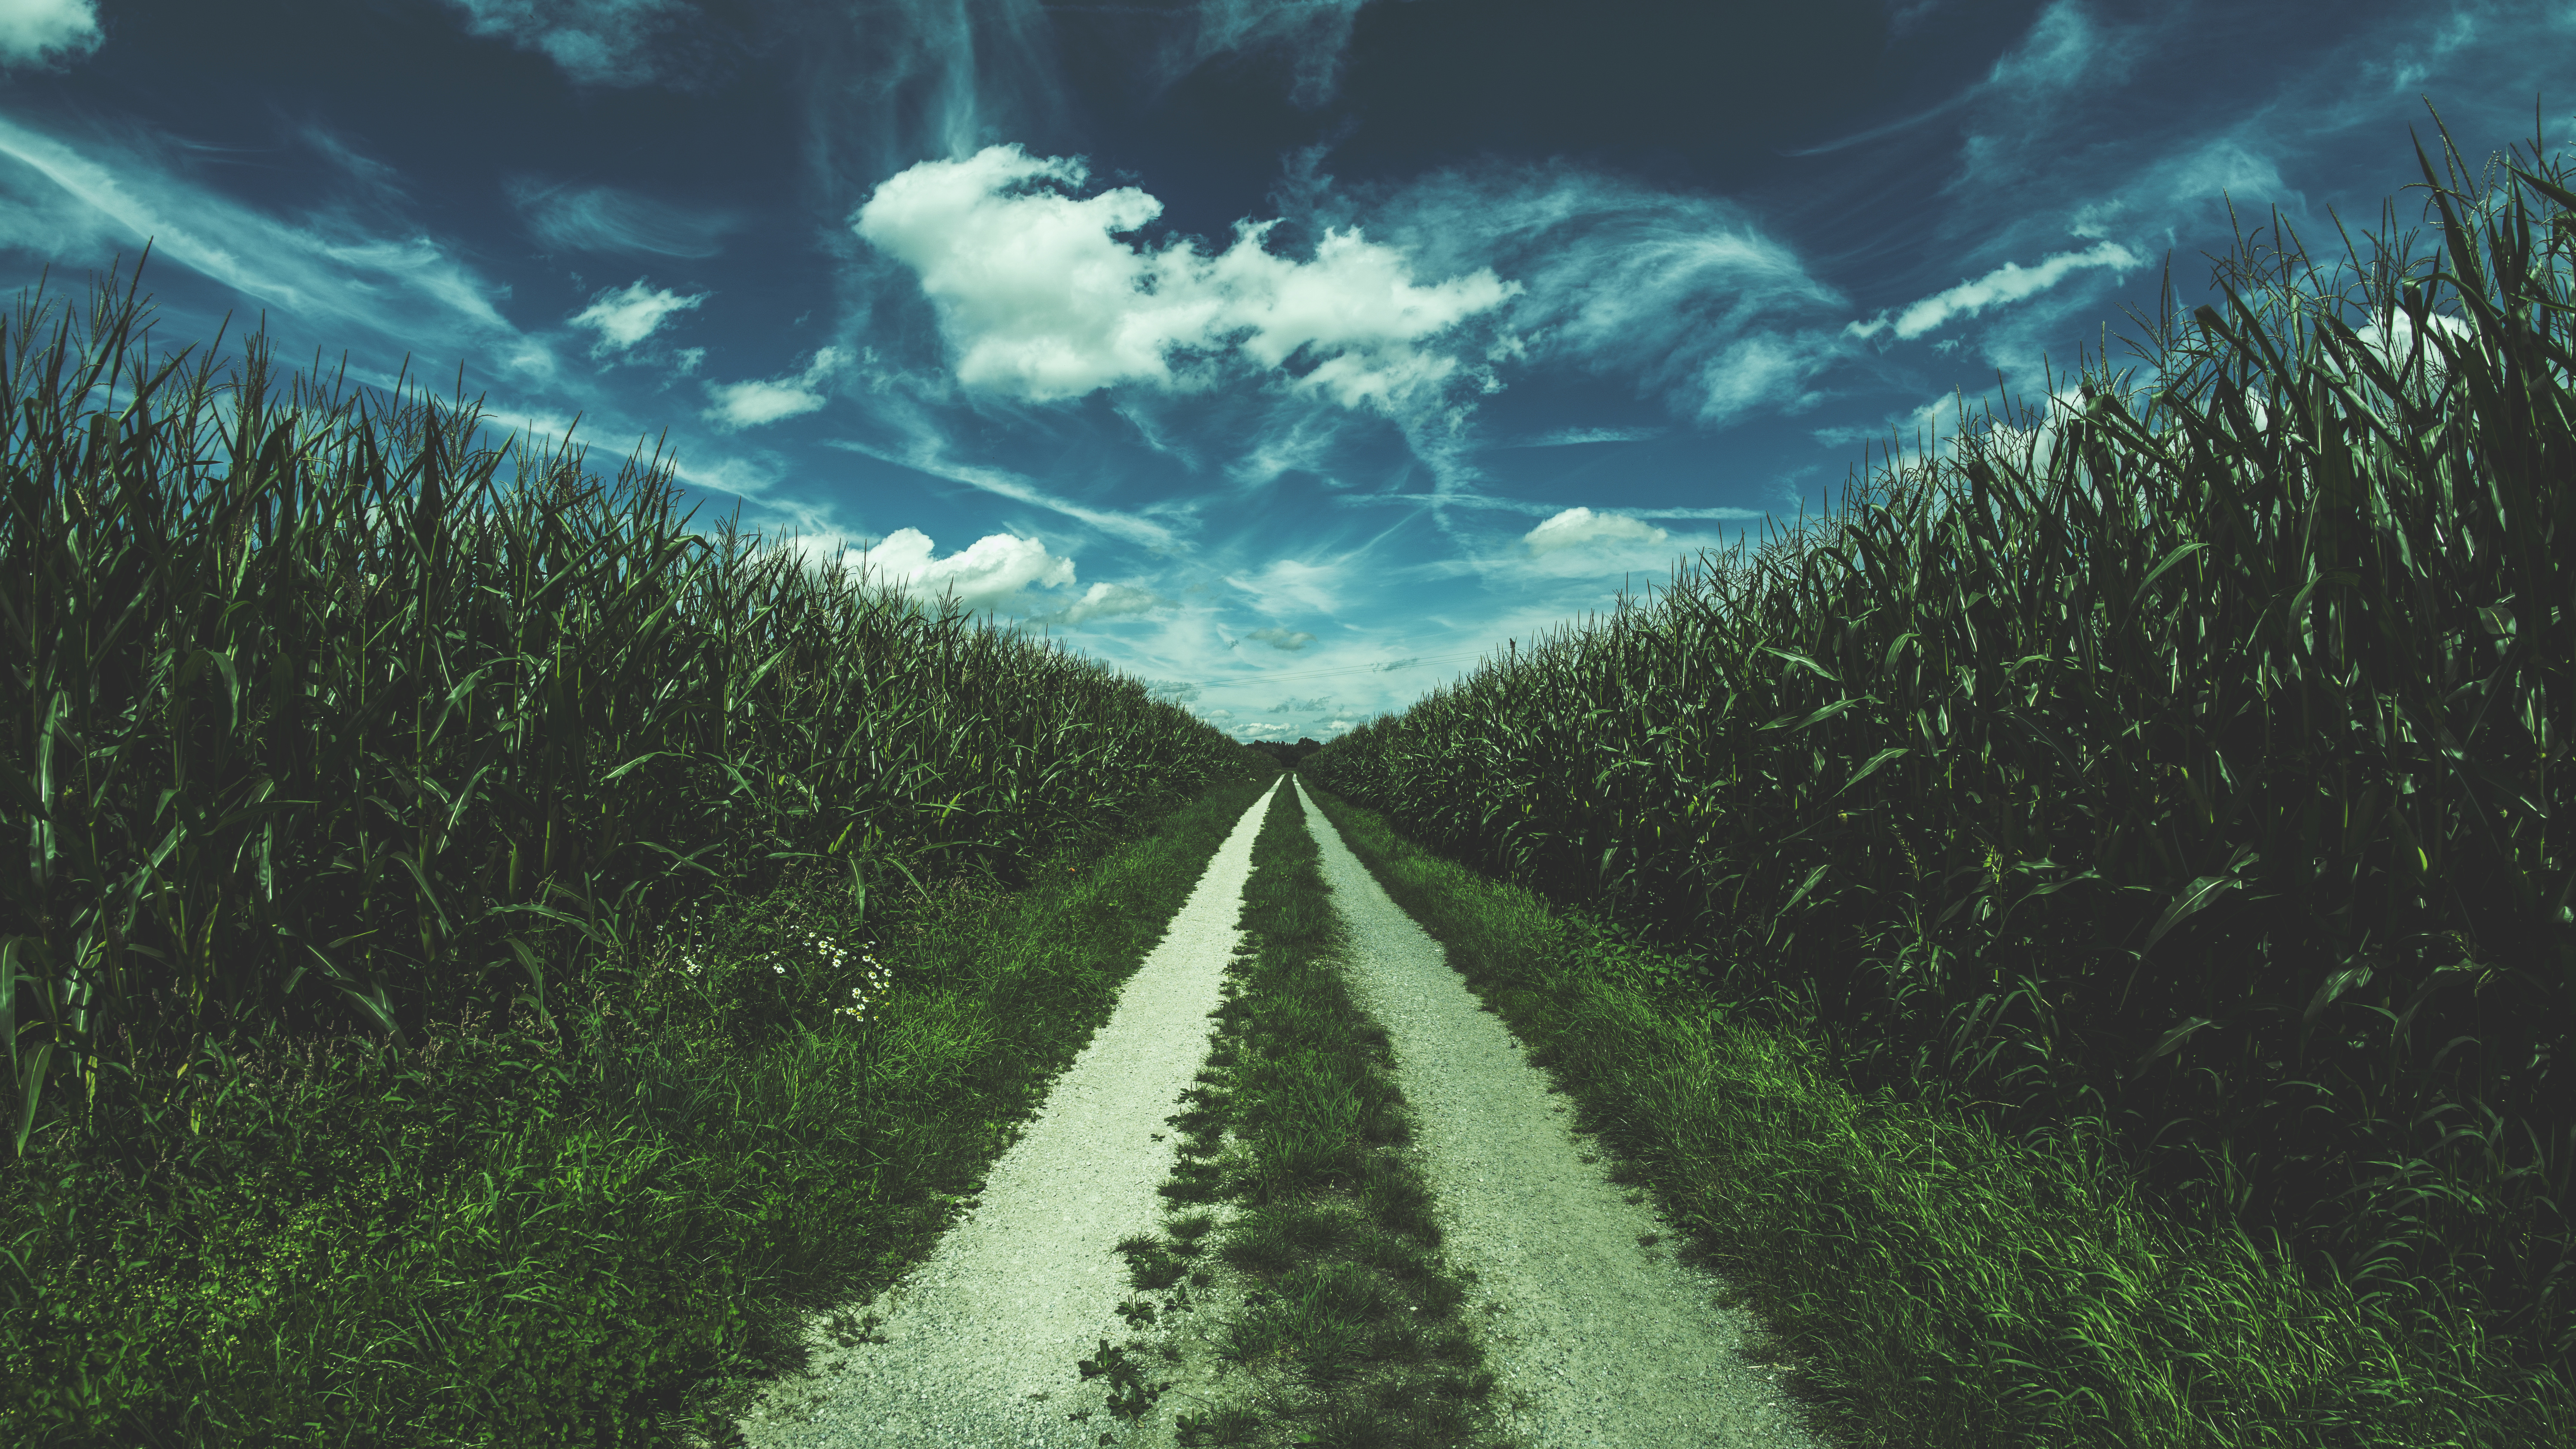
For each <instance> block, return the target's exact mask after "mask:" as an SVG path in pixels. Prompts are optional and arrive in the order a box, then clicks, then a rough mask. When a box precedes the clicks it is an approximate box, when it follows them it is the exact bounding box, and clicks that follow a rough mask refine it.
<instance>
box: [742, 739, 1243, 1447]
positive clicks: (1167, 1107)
mask: <svg viewBox="0 0 2576 1449" xmlns="http://www.w3.org/2000/svg"><path fill="white" fill-rule="evenodd" d="M1275 789H1276V787H1275V786H1274V787H1273V790H1274V791H1275ZM1270 793H1271V792H1264V794H1263V795H1262V797H1261V799H1260V800H1259V801H1258V802H1256V803H1255V804H1254V805H1253V806H1252V807H1251V808H1250V809H1248V810H1246V811H1245V812H1244V813H1243V818H1242V819H1241V820H1239V821H1237V822H1236V824H1235V827H1234V833H1233V834H1231V835H1229V836H1227V837H1226V840H1225V843H1224V844H1223V845H1221V846H1219V847H1217V852H1216V855H1215V856H1214V857H1213V858H1212V859H1210V860H1209V862H1208V867H1207V873H1206V874H1205V875H1203V876H1201V877H1200V878H1199V883H1198V886H1197V888H1196V889H1195V890H1193V891H1192V892H1191V893H1190V898H1189V900H1188V901H1187V902H1186V903H1184V904H1183V905H1182V907H1181V910H1180V913H1179V914H1178V915H1176V916H1174V917H1173V918H1172V924H1171V927H1170V929H1169V930H1168V931H1167V932H1166V933H1165V934H1164V936H1163V939H1162V941H1161V943H1160V944H1158V945H1157V946H1155V948H1154V950H1153V952H1152V953H1151V954H1150V955H1148V956H1147V957H1146V958H1145V962H1144V964H1143V965H1142V966H1140V967H1138V968H1137V971H1136V974H1135V975H1134V976H1133V977H1132V978H1130V979H1129V981H1128V983H1127V986H1126V987H1125V989H1124V990H1123V991H1122V992H1121V993H1120V996H1119V1000H1118V1009H1117V1011H1116V1012H1115V1013H1113V1014H1112V1015H1111V1016H1110V1018H1109V1021H1108V1023H1107V1024H1106V1025H1104V1026H1102V1027H1101V1028H1100V1030H1099V1032H1098V1033H1097V1034H1096V1035H1094V1036H1093V1037H1092V1039H1091V1042H1090V1044H1089V1045H1088V1046H1086V1047H1084V1048H1083V1050H1082V1054H1081V1055H1080V1056H1078V1057H1076V1058H1075V1059H1074V1062H1073V1065H1072V1066H1070V1067H1068V1068H1066V1069H1065V1072H1064V1075H1063V1076H1061V1077H1059V1078H1058V1079H1057V1080H1056V1084H1055V1088H1054V1090H1053V1091H1052V1092H1051V1093H1050V1094H1049V1095H1048V1097H1047V1101H1046V1105H1045V1107H1044V1108H1043V1109H1042V1110H1041V1111H1040V1112H1039V1113H1038V1115H1037V1116H1036V1117H1035V1118H1034V1119H1032V1120H1031V1121H1030V1123H1029V1124H1028V1127H1027V1130H1026V1132H1025V1133H1024V1135H1022V1136H1021V1137H1020V1139H1019V1140H1018V1141H1017V1142H1014V1143H1013V1144H1012V1145H1011V1146H1010V1148H1009V1149H1007V1150H1006V1151H1004V1152H1003V1154H1002V1155H1001V1157H1000V1158H999V1159H998V1160H996V1161H995V1162H994V1164H993V1166H992V1169H991V1171H990V1172H988V1173H987V1174H986V1175H985V1178H984V1192H983V1195H982V1197H981V1199H980V1200H979V1202H978V1205H977V1206H975V1207H974V1208H972V1209H970V1210H968V1211H967V1212H966V1213H965V1215H964V1216H963V1217H962V1218H961V1219H960V1220H959V1221H957V1222H956V1223H955V1224H953V1225H952V1226H951V1227H950V1228H949V1229H948V1230H947V1232H946V1233H944V1234H943V1235H942V1236H941V1238H940V1240H939V1243H938V1245H937V1246H936V1247H935V1248H933V1249H932V1251H931V1254H930V1256H929V1257H928V1258H926V1259H924V1260H923V1261H922V1262H921V1263H920V1264H919V1265H917V1266H916V1267H914V1268H913V1270H912V1271H911V1272H909V1273H907V1274H905V1275H904V1277H903V1279H902V1280H901V1281H900V1282H898V1283H896V1284H895V1285H893V1286H892V1287H891V1288H889V1289H888V1290H886V1291H885V1292H884V1293H882V1294H880V1295H879V1296H878V1299H877V1300H875V1301H872V1302H871V1303H869V1304H867V1305H866V1306H865V1307H863V1308H861V1309H857V1310H854V1311H856V1312H861V1313H875V1314H879V1315H882V1316H883V1317H884V1319H885V1321H884V1322H883V1323H882V1324H880V1325H879V1326H878V1327H877V1328H876V1330H875V1336H876V1337H878V1338H881V1339H882V1340H883V1342H869V1343H861V1344H858V1345H854V1346H852V1347H849V1348H843V1347H841V1346H840V1345H839V1344H837V1343H835V1342H834V1341H833V1340H832V1339H831V1338H830V1337H829V1336H828V1335H827V1334H826V1332H825V1331H824V1330H823V1328H822V1327H821V1324H820V1323H819V1322H818V1323H817V1325H816V1326H815V1328H814V1330H813V1331H812V1334H811V1337H810V1340H809V1341H810V1343H811V1345H812V1348H813V1359H812V1361H813V1362H814V1363H816V1364H817V1365H820V1366H821V1369H820V1371H819V1372H815V1373H810V1374H807V1375H805V1376H803V1377H801V1378H798V1379H793V1380H788V1381H785V1382H782V1383H780V1384H778V1385H776V1386H774V1387H773V1388H772V1389H771V1390H770V1391H769V1392H768V1393H767V1394H766V1395H764V1397H763V1400H762V1401H761V1402H760V1403H759V1404H756V1405H755V1406H754V1407H753V1408H752V1409H751V1411H750V1413H749V1414H748V1415H747V1416H746V1417H745V1418H744V1419H742V1420H741V1421H740V1422H739V1425H738V1427H739V1428H740V1429H741V1431H742V1435H743V1438H744V1439H745V1440H746V1441H748V1442H749V1443H750V1444H751V1445H752V1446H754V1449H771V1446H779V1449H786V1446H821V1445H833V1446H852V1445H862V1444H864V1445H868V1446H871V1449H875V1446H883V1449H1014V1446H1028V1449H1037V1446H1049V1449H1052V1446H1065V1449H1072V1446H1076V1445H1097V1444H1098V1443H1099V1441H1100V1435H1101V1433H1102V1432H1103V1430H1104V1429H1107V1428H1109V1427H1111V1425H1110V1422H1109V1421H1108V1418H1107V1415H1106V1414H1104V1413H1102V1412H1101V1407H1102V1405H1103V1404H1104V1403H1105V1401H1106V1398H1107V1389H1106V1387H1105V1386H1104V1385H1103V1384H1102V1383H1101V1382H1100V1381H1098V1380H1094V1381H1092V1382H1089V1383H1085V1382H1083V1381H1082V1380H1081V1378H1080V1376H1079V1375H1078V1373H1077V1372H1076V1370H1075V1363H1076V1361H1077V1360H1079V1359H1083V1358H1087V1357H1091V1356H1093V1355H1094V1353H1095V1352H1096V1350H1097V1347H1098V1344H1099V1341H1100V1340H1102V1339H1107V1340H1109V1341H1110V1342H1111V1343H1123V1342H1124V1341H1126V1340H1127V1339H1128V1338H1129V1337H1130V1335H1131V1330H1130V1328H1129V1325H1128V1323H1127V1320H1125V1319H1124V1318H1121V1317H1120V1316H1119V1315H1118V1313H1117V1312H1116V1311H1115V1310H1116V1305H1117V1304H1118V1303H1119V1302H1120V1301H1121V1300H1122V1299H1126V1298H1128V1297H1130V1296H1131V1295H1132V1290H1131V1289H1130V1287H1129V1285H1128V1281H1127V1264H1126V1260H1125V1259H1124V1258H1122V1257H1120V1256H1119V1255H1118V1253H1117V1251H1116V1246H1117V1244H1118V1242H1119V1241H1120V1240H1121V1239H1123V1238H1126V1237H1129V1236H1130V1235H1133V1234H1137V1233H1149V1232H1152V1231H1154V1230H1155V1229H1156V1228H1158V1227H1159V1226H1160V1225H1161V1222H1162V1216H1163V1214H1162V1206H1163V1204H1162V1199H1161V1198H1160V1197H1159V1196H1158V1195H1157V1194H1156V1193H1155V1191H1154V1189H1155V1188H1156V1187H1158V1186H1160V1185H1161V1184H1162V1183H1163V1182H1164V1181H1165V1180H1167V1179H1168V1178H1170V1176H1171V1174H1172V1167H1173V1163H1174V1156H1175V1151H1176V1149H1177V1148H1178V1146H1179V1136H1178V1133H1177V1132H1176V1131H1175V1130H1174V1129H1173V1128H1171V1127H1169V1126H1167V1125H1165V1124H1164V1121H1163V1119H1164V1118H1166V1117H1169V1116H1171V1115H1173V1114H1174V1113H1176V1112H1178V1111H1179V1110H1180V1108H1179V1106H1178V1105H1177V1103H1178V1100H1179V1097H1180V1094H1181V1093H1182V1091H1184V1090H1185V1089H1187V1088H1188V1087H1189V1085H1190V1081H1191V1078H1192V1077H1193V1076H1194V1075H1195V1074H1196V1073H1197V1072H1198V1070H1199V1068H1200V1066H1201V1065H1202V1064H1203V1063H1204V1062H1205V1061H1206V1059H1207V1052H1208V1034H1209V1032H1210V1030H1211V1029H1212V1027H1211V1023H1210V1022H1209V1020H1208V1014H1209V1013H1210V1012H1213V1011H1215V1010H1216V1009H1217V1006H1218V1004H1219V1002H1220V1000H1221V997H1220V995H1219V993H1218V989H1217V988H1218V986H1219V983H1220V982H1221V981H1222V980H1223V978H1224V972H1225V965H1226V962H1227V960H1228V958H1229V957H1231V956H1232V955H1233V953H1234V950H1235V947H1236V946H1237V945H1239V944H1241V942H1242V939H1243V935H1242V932H1240V931H1239V930H1237V929H1236V922H1237V921H1238V920H1239V919H1240V918H1241V916H1242V913H1243V885H1244V882H1245V880H1246V879H1247V878H1249V877H1250V875H1251V873H1252V841H1253V837H1254V836H1255V835H1257V834H1259V833H1260V830H1261V817H1262V812H1263V811H1265V810H1267V809H1269V808H1270ZM1158 1133H1159V1134H1161V1135H1162V1136H1163V1138H1164V1139H1165V1140H1163V1141H1159V1142H1158V1141H1155V1140H1154V1137H1155V1134H1158ZM1216 1307H1217V1305H1216V1304H1214V1303H1211V1304H1210V1308H1211V1309H1214V1308H1216ZM1201 1316H1213V1314H1212V1313H1211V1314H1205V1315H1201ZM1152 1367H1155V1368H1158V1369H1159V1368H1164V1367H1165V1365H1163V1364H1161V1363H1160V1362H1159V1361H1157V1362H1155V1363H1154V1364H1153V1365H1152ZM1170 1376H1171V1375H1170V1374H1169V1373H1158V1374H1156V1375H1155V1379H1156V1381H1157V1382H1159V1381H1161V1380H1162V1379H1164V1378H1166V1377H1170ZM1175 1402H1176V1401H1175V1400H1174V1399H1171V1398H1167V1399H1166V1408H1165V1409H1158V1410H1157V1411H1156V1412H1155V1413H1154V1415H1153V1416H1152V1417H1153V1419H1154V1420H1159V1421H1161V1424H1160V1425H1157V1424H1154V1423H1151V1422H1149V1424H1148V1425H1147V1427H1148V1428H1149V1429H1151V1428H1157V1427H1160V1428H1162V1433H1163V1435H1164V1436H1165V1437H1166V1438H1168V1436H1169V1433H1170V1431H1169V1428H1168V1427H1167V1426H1168V1424H1169V1421H1170V1419H1171V1417H1172V1415H1171V1414H1170V1413H1169V1412H1168V1411H1167V1410H1168V1408H1169V1407H1170V1406H1172V1405H1173V1404H1174V1403H1175ZM1082 1411H1088V1413H1087V1416H1086V1418H1085V1420H1083V1421H1081V1422H1076V1421H1073V1420H1071V1419H1069V1418H1068V1417H1067V1415H1068V1413H1069V1412H1082ZM1117 1427H1119V1428H1120V1429H1121V1430H1122V1432H1121V1433H1120V1434H1119V1436H1118V1437H1119V1439H1120V1440H1121V1441H1122V1442H1133V1441H1132V1440H1131V1438H1130V1436H1129V1435H1128V1434H1126V1433H1125V1432H1123V1430H1124V1428H1125V1426H1123V1425H1120V1426H1117Z"/></svg>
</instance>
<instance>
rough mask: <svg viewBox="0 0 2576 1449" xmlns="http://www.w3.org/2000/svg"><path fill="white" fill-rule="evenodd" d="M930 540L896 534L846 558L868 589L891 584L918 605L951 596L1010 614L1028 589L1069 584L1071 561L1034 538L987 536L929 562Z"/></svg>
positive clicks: (906, 531) (914, 532) (903, 531)
mask: <svg viewBox="0 0 2576 1449" xmlns="http://www.w3.org/2000/svg"><path fill="white" fill-rule="evenodd" d="M931 554H932V544H931V540H930V536H929V535H928V534H925V533H923V532H922V531H921V530H920V529H917V528H898V529H896V530H895V531H894V532H892V533H889V534H887V535H886V536H885V537H884V538H883V539H881V540H879V541H878V542H877V544H876V545H875V546H874V547H872V548H863V549H852V550H850V551H849V554H848V558H849V559H850V560H851V561H852V562H853V563H855V564H857V565H858V566H859V567H860V568H861V569H862V570H863V571H864V573H865V575H866V577H867V579H868V581H869V583H871V584H879V583H884V584H892V585H894V586H896V587H898V588H900V589H902V590H903V591H904V592H905V593H908V594H911V595H913V596H914V597H916V598H921V599H936V598H939V597H941V596H942V595H943V594H953V596H954V597H955V598H956V600H957V602H959V603H960V604H963V605H965V606H966V607H967V608H969V609H1010V608H1012V607H1013V606H1014V605H1016V604H1018V603H1020V602H1021V595H1022V593H1023V591H1025V590H1027V589H1029V588H1031V587H1041V588H1050V589H1055V588H1063V587H1064V586H1066V585H1068V584H1070V583H1072V582H1073V560H1071V559H1069V558H1058V557H1056V556H1055V555H1053V554H1051V553H1049V552H1047V546H1046V545H1045V544H1044V543H1042V542H1040V541H1039V540H1037V539H1034V538H1021V537H1019V536H1018V535H1016V534H1008V533H994V534H987V535H985V536H984V537H982V538H979V539H977V540H975V542H974V543H972V544H970V545H968V546H967V547H965V548H963V549H960V550H958V551H957V552H955V553H952V554H950V555H949V556H948V557H946V558H933V557H932V556H931Z"/></svg>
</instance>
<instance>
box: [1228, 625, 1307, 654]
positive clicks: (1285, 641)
mask: <svg viewBox="0 0 2576 1449" xmlns="http://www.w3.org/2000/svg"><path fill="white" fill-rule="evenodd" d="M1243 637H1244V638H1246V639H1258V640H1260V641H1261V642H1262V643H1264V644H1267V645H1269V646H1270V647H1271V648H1273V649H1282V650H1286V651H1288V652H1289V653H1292V654H1293V653H1295V652H1296V651H1298V650H1300V649H1303V648H1305V647H1306V646H1307V645H1309V644H1312V643H1314V642H1315V636H1314V635H1312V634H1309V633H1306V632H1305V631H1304V630H1301V629H1255V630H1253V631H1252V632H1251V633H1249V634H1246V635H1244V636H1243Z"/></svg>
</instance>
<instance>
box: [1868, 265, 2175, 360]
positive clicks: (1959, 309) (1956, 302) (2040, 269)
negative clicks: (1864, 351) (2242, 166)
mask: <svg viewBox="0 0 2576 1449" xmlns="http://www.w3.org/2000/svg"><path fill="white" fill-rule="evenodd" d="M2145 265H2146V261H2145V260H2144V259H2143V258H2141V257H2139V256H2138V255H2137V254H2136V253H2134V252H2132V251H2130V250H2129V249H2128V248H2127V247H2124V246H2122V245H2120V244H2119V243H2118V242H2108V241H2106V242H2103V243H2101V244H2099V245H2097V246H2095V247H2094V248H2093V249H2092V250H2090V251H2083V252H2061V253H2059V254H2058V255H2056V256H2053V257H2050V258H2049V259H2047V260H2046V261H2043V262H2041V263H2040V264H2039V265H2038V266H2035V267H2025V266H2023V265H2022V264H2021V263H2019V262H2006V263H2004V264H2003V265H2002V266H2000V267H1997V268H1995V269H1994V270H1993V271H1991V272H1988V273H1986V274H1985V275H1984V276H1982V277H1979V278H1977V279H1976V280H1974V281H1970V282H1961V283H1960V284H1959V285H1957V286H1955V287H1952V288H1950V289H1949V290H1947V291H1944V292H1936V293H1934V294H1933V295H1931V296H1929V297H1925V298H1923V299H1922V300H1920V301H1918V302H1914V303H1911V304H1909V305H1908V306H1907V307H1906V308H1905V310H1904V311H1903V312H1901V313H1899V314H1897V318H1896V324H1895V325H1896V335H1897V336H1898V337H1901V338H1905V339H1907V340H1909V341H1910V340H1912V339H1914V338H1917V337H1920V336H1922V335H1923V334H1924V333H1926V332H1929V331H1931V330H1932V329H1933V328H1935V327H1938V326H1940V325H1941V324H1942V323H1944V322H1946V321H1948V320H1949V319H1950V318H1952V317H1954V316H1956V315H1958V314H1960V313H1966V314H1967V315H1968V316H1971V317H1974V316H1976V315H1977V314H1978V313H1980V312H1983V311H1984V310H1985V309H1986V308H1988V307H1989V306H1996V305H2000V304H2002V303H2005V302H2018V301H2020V300H2021V299H2023V298H2024V297H2029V296H2033V295H2036V294H2037V293H2040V292H2044V291H2047V290H2048V289H2049V288H2051V287H2054V286H2056V285H2057V284H2058V282H2059V280H2060V279H2062V278H2064V277H2065V276H2066V274H2067V273H2069V272H2072V271H2076V270H2079V269H2081V268H2086V267H2110V268H2112V269H2114V270H2116V271H2118V272H2121V273H2123V274H2125V273H2127V272H2128V271H2129V270H2130V269H2132V268H2134V267H2143V266H2145ZM1887 325H1888V321H1887V314H1885V313H1883V312H1882V313H1880V314H1879V315H1878V317H1877V318H1876V319H1874V320H1872V321H1869V322H1865V323H1864V322H1854V323H1852V324H1851V325H1850V326H1849V327H1848V328H1846V329H1844V330H1845V331H1847V332H1849V333H1850V334H1851V335H1852V336H1855V337H1861V338H1868V337H1874V336H1876V335H1878V333H1879V332H1880V331H1881V330H1882V329H1884V328H1885V327H1886V326H1887Z"/></svg>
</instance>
